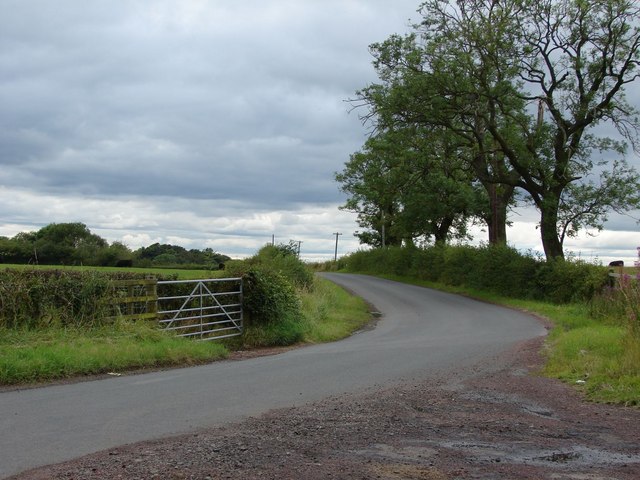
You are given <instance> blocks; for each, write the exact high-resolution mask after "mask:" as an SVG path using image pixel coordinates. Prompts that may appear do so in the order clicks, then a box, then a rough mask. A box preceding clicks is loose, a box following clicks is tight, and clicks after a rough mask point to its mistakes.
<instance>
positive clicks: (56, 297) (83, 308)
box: [0, 268, 144, 329]
mask: <svg viewBox="0 0 640 480" xmlns="http://www.w3.org/2000/svg"><path fill="white" fill-rule="evenodd" d="M133 278H144V275H143V274H134V273H129V272H101V271H96V270H84V271H77V270H61V269H27V268H25V269H0V327H1V328H11V329H16V328H18V329H25V328H26V329H37V328H46V327H49V326H61V327H77V328H80V327H85V328H90V327H95V326H100V325H108V324H111V323H113V319H112V318H111V317H112V316H113V314H114V312H113V311H112V308H111V302H112V300H113V298H114V297H113V295H114V293H113V288H112V284H113V283H112V282H113V281H114V280H124V279H133Z"/></svg>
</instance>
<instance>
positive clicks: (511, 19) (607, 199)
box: [358, 0, 640, 259]
mask: <svg viewBox="0 0 640 480" xmlns="http://www.w3.org/2000/svg"><path fill="white" fill-rule="evenodd" d="M419 12H420V13H421V15H422V22H421V23H420V24H419V25H416V26H415V31H414V32H413V33H412V34H410V35H406V36H404V37H400V36H397V35H395V36H392V37H391V38H390V39H388V40H387V41H386V42H384V43H382V44H374V45H373V46H372V52H373V54H374V57H375V60H374V65H375V67H376V70H377V72H378V75H379V76H380V79H381V81H382V84H381V85H373V86H370V87H367V88H366V89H364V90H362V91H361V92H359V97H358V99H359V100H360V101H362V102H363V103H364V104H365V105H368V106H369V107H370V116H371V118H374V119H375V121H376V122H378V125H382V126H384V127H387V126H389V125H398V124H404V125H408V124H413V125H416V124H419V125H431V126H442V127H444V128H447V129H448V130H450V131H451V132H453V133H455V134H456V135H457V136H458V137H459V138H460V139H461V141H463V142H465V146H466V148H467V149H468V155H467V156H466V158H467V159H468V160H469V162H470V163H469V164H470V166H471V167H472V168H473V171H474V173H475V175H476V178H477V180H478V181H479V182H481V183H482V184H483V185H484V187H485V189H486V191H487V195H488V196H489V199H490V201H491V207H492V208H491V214H492V217H493V218H492V219H490V222H489V230H490V238H492V239H496V240H497V241H501V239H502V238H503V236H504V232H503V231H502V230H501V226H502V227H503V226H504V222H505V221H506V208H507V205H508V202H509V201H510V199H511V195H512V194H513V193H514V191H515V190H516V189H522V190H523V191H524V192H526V194H527V196H528V198H529V200H530V201H531V202H532V203H533V204H534V205H535V206H536V208H537V209H538V210H539V212H540V231H541V240H542V244H543V248H544V250H545V254H546V256H547V258H548V259H553V258H557V257H562V256H563V249H562V242H563V240H564V238H565V237H566V236H567V235H571V234H575V233H577V231H578V230H579V229H582V228H586V227H591V228H601V225H602V223H603V221H605V220H606V214H607V212H609V211H611V210H615V211H619V212H626V211H628V210H629V209H633V208H635V207H637V206H638V204H639V203H640V197H639V195H640V194H639V189H638V187H640V179H639V177H638V174H637V173H636V171H635V170H634V169H632V168H629V167H628V166H627V165H626V164H625V163H624V159H623V158H622V157H623V155H624V150H625V149H624V147H625V144H626V143H627V142H630V143H631V144H632V145H634V146H635V141H636V135H637V130H638V121H637V119H636V117H635V115H636V110H635V109H634V108H633V107H632V106H631V105H630V104H629V103H628V102H627V101H626V99H625V96H624V89H625V87H626V86H627V85H628V84H630V83H631V82H634V81H635V80H637V77H638V70H637V68H638V62H639V56H640V53H639V46H640V26H639V23H638V21H637V18H638V14H639V13H640V7H639V6H638V4H637V3H636V2H633V1H629V0H564V1H560V0H536V1H533V0H458V1H453V0H428V1H426V2H425V3H423V4H422V6H421V8H420V10H419ZM388 92H391V93H392V95H388ZM371 107H373V108H371ZM603 124H610V125H612V126H614V127H615V128H616V129H617V132H618V134H619V137H618V138H617V139H612V138H606V137H600V136H598V133H600V132H601V131H602V130H600V131H598V130H594V128H595V127H597V126H601V125H603ZM596 156H600V158H597V157H596ZM594 157H596V158H594ZM594 176H595V177H596V178H598V179H599V180H596V181H594V180H592V178H593V177H594ZM611 180H615V181H614V182H613V183H612V181H611ZM613 184H616V185H629V186H630V188H613V189H612V188H611V186H612V185H613ZM492 224H493V226H492ZM492 230H493V231H492Z"/></svg>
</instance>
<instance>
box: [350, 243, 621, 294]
mask: <svg viewBox="0 0 640 480" xmlns="http://www.w3.org/2000/svg"><path fill="white" fill-rule="evenodd" d="M343 261H344V262H345V264H346V269H347V270H349V271H353V272H364V273H373V274H395V275H403V276H409V277H414V278H418V279H421V280H427V281H431V282H438V283H443V284H445V285H452V286H466V287H470V288H476V289H478V290H485V291H488V292H493V293H496V294H499V295H503V296H506V297H512V298H523V299H533V300H542V301H549V302H553V303H569V302H572V301H585V300H590V299H591V298H592V297H593V296H594V294H595V293H597V292H599V291H600V290H601V289H602V287H604V286H605V285H607V284H608V281H609V278H608V272H607V269H606V268H604V267H602V266H598V265H592V264H589V263H586V262H581V261H575V260H557V261H554V262H546V261H544V260H542V259H540V258H538V257H534V256H533V255H531V254H523V253H521V252H519V251H517V250H516V249H514V248H511V247H506V246H481V247H472V246H469V245H462V246H441V245H439V246H434V247H429V248H424V249H420V248H415V247H411V248H400V247H389V248H384V249H376V250H369V251H359V252H356V253H354V254H351V255H349V256H347V257H345V258H344V259H343Z"/></svg>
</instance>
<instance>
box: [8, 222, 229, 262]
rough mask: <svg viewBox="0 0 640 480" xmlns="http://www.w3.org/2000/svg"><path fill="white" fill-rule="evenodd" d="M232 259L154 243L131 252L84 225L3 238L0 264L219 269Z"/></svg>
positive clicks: (207, 251)
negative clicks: (110, 242) (92, 231)
mask: <svg viewBox="0 0 640 480" xmlns="http://www.w3.org/2000/svg"><path fill="white" fill-rule="evenodd" d="M228 260H229V257H227V256H226V255H222V254H220V253H217V252H214V251H213V250H212V249H211V248H205V249H204V250H197V249H191V250H187V249H185V248H183V247H180V246H176V245H167V244H162V245H161V244H159V243H154V244H153V245H150V246H148V247H142V248H140V249H138V250H136V251H135V252H132V251H131V250H130V249H129V248H128V247H127V246H126V245H124V244H123V243H121V242H113V243H112V244H111V245H109V243H108V242H107V241H106V240H104V239H103V238H101V237H99V236H98V235H95V234H93V233H91V231H90V230H89V228H87V226H86V225H84V224H83V223H58V224H56V223H52V224H49V225H47V226H45V227H43V228H41V229H40V230H38V231H36V232H22V233H19V234H17V235H16V236H14V237H13V238H7V237H0V263H8V264H31V265H39V264H41V265H88V266H115V267H131V266H136V267H147V268H148V267H160V266H161V267H181V268H189V267H191V268H201V269H209V270H218V269H219V268H221V266H223V265H224V263H225V262H226V261H228Z"/></svg>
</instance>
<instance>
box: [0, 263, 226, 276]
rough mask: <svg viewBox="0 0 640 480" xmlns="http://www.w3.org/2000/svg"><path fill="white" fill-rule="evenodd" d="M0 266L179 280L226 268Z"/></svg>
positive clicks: (216, 273)
mask: <svg viewBox="0 0 640 480" xmlns="http://www.w3.org/2000/svg"><path fill="white" fill-rule="evenodd" d="M0 268H14V269H36V270H76V271H99V272H131V273H144V274H149V275H177V276H178V279H179V280H196V279H201V278H222V277H224V276H225V274H224V270H183V269H180V268H154V267H149V268H135V267H126V268H124V267H85V266H68V265H18V264H15V265H14V264H0Z"/></svg>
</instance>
